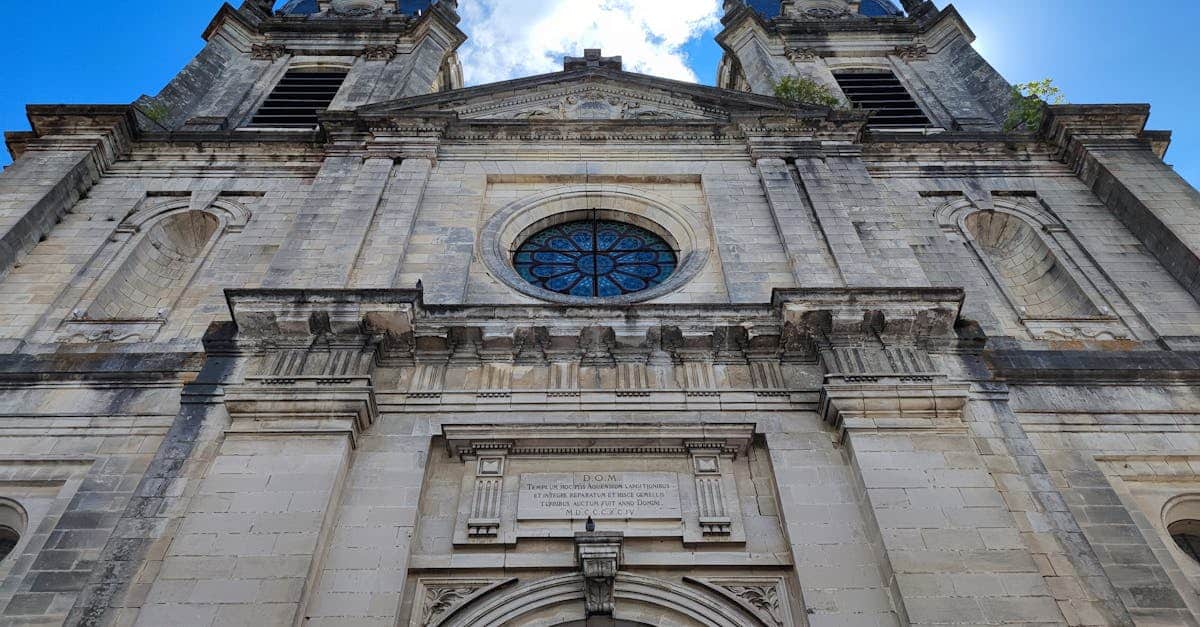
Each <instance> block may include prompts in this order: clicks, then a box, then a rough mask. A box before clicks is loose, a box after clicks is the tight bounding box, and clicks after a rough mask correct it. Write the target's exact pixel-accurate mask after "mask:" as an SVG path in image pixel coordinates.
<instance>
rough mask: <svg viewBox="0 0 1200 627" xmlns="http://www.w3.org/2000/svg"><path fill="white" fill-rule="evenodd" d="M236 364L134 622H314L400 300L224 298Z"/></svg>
mask: <svg viewBox="0 0 1200 627" xmlns="http://www.w3.org/2000/svg"><path fill="white" fill-rule="evenodd" d="M228 299H229V302H230V309H231V312H232V315H233V319H234V323H235V324H236V326H237V330H236V334H233V335H232V336H231V337H230V338H229V339H228V340H226V341H224V342H221V343H213V344H212V345H211V346H210V351H217V352H220V353H223V354H224V356H225V357H227V358H231V359H235V360H236V361H237V362H238V363H240V365H239V366H238V367H237V368H236V369H234V372H236V373H245V374H244V375H243V376H238V375H234V380H233V381H231V382H229V383H227V384H226V385H225V386H224V407H225V410H226V411H227V413H228V416H229V423H228V426H227V427H226V429H225V433H224V438H223V440H222V441H221V442H220V445H219V448H218V450H217V452H216V455H215V458H214V459H213V460H212V463H211V465H210V466H209V467H208V469H207V471H206V472H205V474H204V477H203V479H202V480H201V482H200V485H199V488H198V490H197V492H196V495H195V496H194V497H193V498H192V499H191V501H190V503H188V506H187V510H186V514H185V515H184V518H183V523H182V526H181V527H180V530H179V532H178V534H177V536H176V537H175V538H174V540H173V542H172V544H171V546H170V548H169V550H168V552H167V555H166V557H165V559H164V561H163V565H162V569H161V571H160V573H159V575H158V578H157V579H156V581H155V582H154V584H153V586H152V588H151V590H150V594H149V597H148V601H147V603H146V605H145V606H144V608H143V609H142V611H141V613H140V614H139V617H138V624H142V625H160V624H164V623H168V622H169V623H172V624H180V623H181V622H182V624H203V625H208V624H210V623H211V622H212V621H216V622H218V623H219V622H230V623H237V624H288V623H294V624H300V623H301V622H303V620H304V618H305V617H306V616H308V615H310V614H311V613H312V612H313V611H314V605H315V604H316V599H317V596H318V595H317V590H318V585H319V582H320V580H321V575H322V572H323V570H324V564H325V560H326V559H327V556H328V555H329V553H330V547H331V546H332V539H333V533H334V529H335V528H336V526H337V519H338V516H339V513H340V511H339V505H340V502H341V499H342V492H343V489H344V484H345V483H346V478H347V476H348V475H349V473H350V472H351V471H352V469H353V466H354V462H355V449H356V447H357V445H358V436H359V434H360V433H362V432H363V431H365V430H366V429H369V428H370V427H371V426H372V425H373V424H374V423H375V421H376V417H377V414H378V409H377V407H376V402H375V393H374V383H373V375H374V368H375V363H376V353H377V351H378V349H379V347H380V346H382V345H384V344H385V343H386V342H387V338H388V337H389V336H394V335H396V334H397V333H401V332H402V329H403V328H406V325H408V324H409V322H410V319H411V306H412V300H411V298H409V297H407V295H406V294H403V293H401V294H392V295H390V296H389V297H385V298H382V299H375V302H364V300H371V299H369V298H368V299H363V297H362V296H361V295H358V297H357V298H356V297H355V296H338V295H334V294H330V293H325V294H323V295H322V294H316V295H314V294H305V293H303V292H295V291H284V292H230V293H229V294H228Z"/></svg>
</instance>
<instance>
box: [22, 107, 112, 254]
mask: <svg viewBox="0 0 1200 627" xmlns="http://www.w3.org/2000/svg"><path fill="white" fill-rule="evenodd" d="M28 113H29V121H30V124H31V125H32V127H33V131H32V132H31V133H10V134H9V135H8V136H7V138H6V139H7V140H8V147H9V150H10V151H11V152H12V155H13V159H14V162H13V164H12V165H11V166H9V167H8V168H7V169H5V170H4V171H3V172H0V276H2V275H4V274H5V273H6V272H8V270H9V269H10V268H12V266H13V264H14V263H17V261H18V260H19V259H20V256H21V255H22V254H23V253H25V252H26V251H28V250H29V249H30V248H32V247H33V246H34V245H36V244H37V243H38V242H39V241H40V240H41V239H42V238H44V237H45V236H46V235H47V234H48V233H49V232H50V230H51V229H53V228H54V226H55V224H57V223H58V222H59V221H60V220H61V219H62V216H63V214H65V213H66V212H68V211H70V209H71V207H73V206H74V205H75V203H76V202H77V201H78V200H79V199H80V198H81V197H83V195H84V194H86V193H87V191H88V190H89V189H91V187H92V185H94V184H95V183H96V181H97V180H99V178H100V176H101V174H103V172H104V171H105V170H106V169H107V168H108V166H109V165H110V164H111V163H112V162H113V161H114V160H116V159H117V158H118V157H119V156H120V155H121V154H122V153H124V152H125V151H126V150H127V148H128V146H129V144H130V143H131V142H132V141H133V139H134V135H135V133H136V130H135V129H136V124H135V122H134V118H133V109H132V108H131V107H128V106H91V105H55V106H49V105H40V106H31V107H29V108H28Z"/></svg>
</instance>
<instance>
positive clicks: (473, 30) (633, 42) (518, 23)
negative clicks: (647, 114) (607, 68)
mask: <svg viewBox="0 0 1200 627" xmlns="http://www.w3.org/2000/svg"><path fill="white" fill-rule="evenodd" d="M459 14H460V15H461V16H462V18H463V21H462V24H460V27H461V28H462V29H463V31H465V32H466V33H467V34H468V35H469V36H470V37H471V39H470V40H469V41H468V42H467V43H466V44H465V45H464V46H463V47H462V49H461V51H460V54H461V56H462V62H463V71H464V73H465V74H466V76H465V78H466V81H467V83H468V84H470V85H478V84H481V83H490V82H493V81H501V80H507V79H510V78H518V77H521V76H530V75H533V74H544V73H546V72H554V71H556V70H561V69H562V57H563V55H570V56H581V55H582V54H583V49H584V48H602V49H603V50H604V54H605V56H614V55H620V56H621V57H623V60H624V67H625V69H626V70H629V71H633V72H641V73H644V74H653V75H655V76H662V77H666V78H675V79H679V80H687V81H695V80H696V74H695V73H694V72H693V71H692V70H691V69H690V68H689V67H688V60H687V57H686V55H685V54H684V53H683V52H682V50H681V49H682V47H683V46H684V45H685V44H686V43H688V41H690V40H692V39H694V38H696V37H698V36H701V35H703V34H705V33H708V32H711V31H712V30H714V29H715V27H716V26H717V25H718V23H719V19H720V0H460V1H459Z"/></svg>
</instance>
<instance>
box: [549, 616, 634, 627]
mask: <svg viewBox="0 0 1200 627" xmlns="http://www.w3.org/2000/svg"><path fill="white" fill-rule="evenodd" d="M558 627H654V626H653V625H647V623H644V622H634V621H622V620H617V619H610V617H599V616H593V617H590V619H588V620H586V621H571V622H564V623H562V625H559V626H558Z"/></svg>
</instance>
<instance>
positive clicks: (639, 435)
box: [442, 424, 754, 546]
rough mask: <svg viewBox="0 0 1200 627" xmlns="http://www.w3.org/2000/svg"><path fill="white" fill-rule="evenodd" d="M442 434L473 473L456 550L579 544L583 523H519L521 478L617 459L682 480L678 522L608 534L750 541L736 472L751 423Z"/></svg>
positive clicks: (642, 524) (661, 520)
mask: <svg viewBox="0 0 1200 627" xmlns="http://www.w3.org/2000/svg"><path fill="white" fill-rule="evenodd" d="M442 435H443V437H444V438H445V440H446V447H447V453H448V454H449V455H450V456H452V457H457V458H458V459H459V461H461V462H462V463H463V464H465V465H466V469H465V470H466V472H464V473H463V479H462V482H461V493H460V497H459V508H458V514H457V523H456V524H455V528H454V537H453V541H454V544H455V545H458V546H473V545H474V546H478V545H497V544H498V545H507V546H515V545H516V544H517V542H518V541H519V540H520V539H521V538H562V539H570V538H573V537H574V534H576V533H578V532H580V531H582V530H583V528H584V524H585V522H586V517H582V516H580V517H567V516H564V518H562V519H553V520H550V519H546V518H545V516H541V517H530V518H528V519H519V517H518V504H519V501H520V497H521V475H522V474H537V473H539V472H542V471H543V469H542V468H541V467H539V466H538V464H539V463H543V461H542V460H545V461H544V463H545V464H546V465H553V466H557V467H558V468H557V469H556V470H555V471H554V472H550V471H546V472H547V473H548V474H568V473H570V472H572V470H570V468H572V464H571V461H572V460H578V463H579V465H580V467H579V468H575V469H574V470H575V471H578V472H589V471H587V469H586V468H583V467H582V466H583V465H586V464H588V463H589V462H591V463H594V462H595V460H597V459H607V458H612V457H620V456H630V457H636V458H637V459H638V463H639V468H638V470H639V471H644V472H635V473H632V474H642V475H647V476H649V475H657V474H663V473H674V474H676V476H677V478H678V498H679V506H680V516H679V517H678V518H673V517H663V516H656V517H646V518H637V517H632V518H629V519H610V520H609V521H608V522H609V524H608V525H606V526H607V527H616V528H623V530H624V533H625V535H626V537H629V538H636V537H644V538H660V537H662V538H666V537H675V538H680V539H681V540H682V541H683V543H684V544H685V545H696V544H711V543H731V544H744V543H745V542H746V532H745V526H744V524H743V520H742V513H741V503H740V500H739V496H738V487H737V478H736V475H735V468H734V466H735V461H736V460H737V458H738V457H739V456H741V455H744V454H745V453H746V451H747V450H748V449H749V447H750V444H751V441H752V439H753V437H754V425H753V424H710V425H676V424H602V425H596V424H536V425H529V424H525V425H445V426H443V428H442ZM517 466H523V467H524V470H518V469H514V468H515V467H517ZM563 466H567V467H568V469H563V468H562V467H563ZM689 477H690V478H691V480H690V481H689V480H688V479H689ZM671 496H673V495H671Z"/></svg>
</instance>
